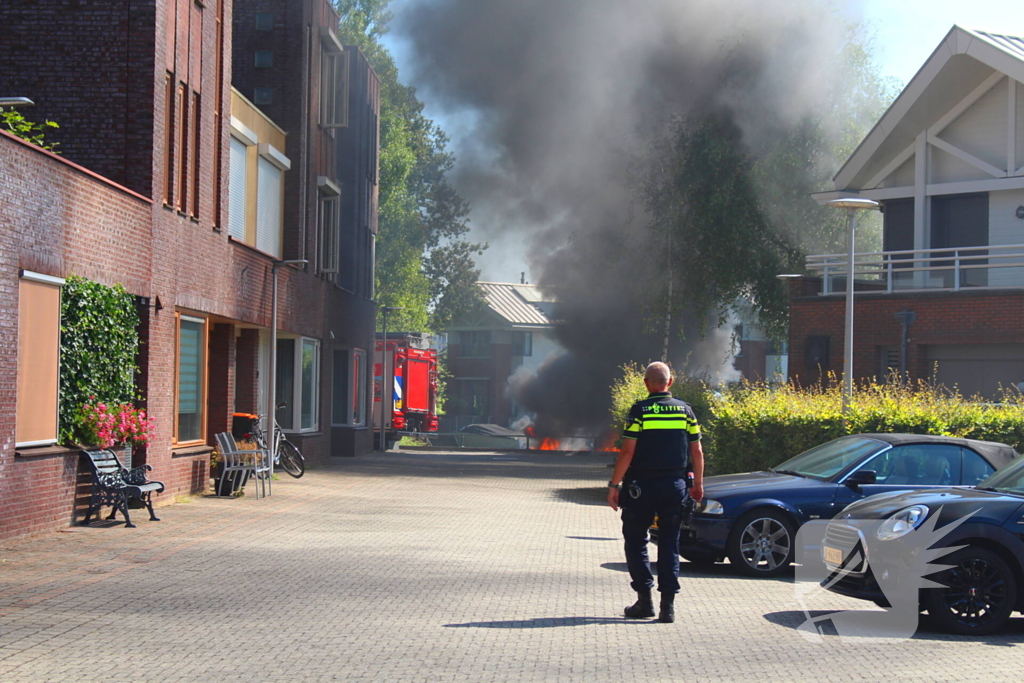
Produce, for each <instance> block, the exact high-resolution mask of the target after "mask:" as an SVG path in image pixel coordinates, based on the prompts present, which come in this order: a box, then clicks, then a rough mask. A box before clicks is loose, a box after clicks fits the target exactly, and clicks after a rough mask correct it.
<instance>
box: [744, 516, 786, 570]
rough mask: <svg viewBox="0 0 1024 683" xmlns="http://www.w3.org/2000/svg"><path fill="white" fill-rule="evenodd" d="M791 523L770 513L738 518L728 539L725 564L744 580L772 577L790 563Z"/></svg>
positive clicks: (783, 517)
mask: <svg viewBox="0 0 1024 683" xmlns="http://www.w3.org/2000/svg"><path fill="white" fill-rule="evenodd" d="M794 536H795V530H794V527H793V523H792V522H790V521H789V519H787V518H786V517H785V516H784V515H783V514H782V513H780V512H776V511H774V510H753V511H751V512H748V513H747V514H746V515H744V516H743V517H741V518H740V519H739V521H738V522H737V523H736V526H735V527H734V528H733V533H732V536H731V537H730V539H729V561H730V562H731V563H732V564H734V565H736V567H737V568H738V569H739V570H740V572H742V573H743V574H746V575H747V576H758V577H767V576H776V575H778V574H781V573H782V572H784V571H785V570H786V568H787V567H788V566H789V565H790V563H791V562H792V561H793V551H794V549H793V538H794Z"/></svg>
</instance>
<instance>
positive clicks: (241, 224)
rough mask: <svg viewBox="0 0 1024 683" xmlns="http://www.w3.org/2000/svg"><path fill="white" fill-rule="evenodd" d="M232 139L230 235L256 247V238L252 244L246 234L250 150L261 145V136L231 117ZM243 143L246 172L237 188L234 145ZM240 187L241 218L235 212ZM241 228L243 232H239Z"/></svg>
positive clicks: (229, 208) (229, 209) (229, 145)
mask: <svg viewBox="0 0 1024 683" xmlns="http://www.w3.org/2000/svg"><path fill="white" fill-rule="evenodd" d="M230 133H231V139H230V141H229V143H228V235H230V236H231V237H232V238H233V239H236V240H238V241H239V242H243V243H245V244H250V245H254V243H255V241H256V240H255V238H253V240H252V242H250V241H249V240H248V239H246V232H247V229H248V225H249V216H248V213H249V170H250V169H249V148H250V147H255V146H256V145H258V144H259V136H258V135H256V133H255V132H254V131H253V130H252V129H251V128H249V127H248V126H246V125H245V124H244V123H242V122H241V121H240V120H239V119H237V118H236V117H234V116H232V117H231V130H230ZM236 142H237V143H241V144H242V145H244V146H245V157H244V158H243V162H244V163H243V164H242V166H241V169H242V170H243V171H244V174H243V175H242V179H241V185H240V186H236V185H235V183H236V179H235V173H234V172H235V171H236V170H237V166H236V164H235V163H234V159H233V153H232V144H233V143H236ZM236 187H240V191H241V200H242V201H241V217H239V216H238V212H237V211H235V209H237V208H238V207H237V206H236V201H233V200H235V199H237V197H235V196H233V195H234V194H235V191H236V190H235V188H236ZM239 228H241V230H240V231H239Z"/></svg>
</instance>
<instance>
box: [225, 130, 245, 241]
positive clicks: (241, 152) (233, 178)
mask: <svg viewBox="0 0 1024 683" xmlns="http://www.w3.org/2000/svg"><path fill="white" fill-rule="evenodd" d="M247 150H248V146H247V145H246V144H245V143H244V142H242V141H241V140H239V139H238V138H236V137H234V136H232V137H231V143H230V157H229V160H228V172H229V174H230V176H229V179H228V234H229V235H231V236H232V237H234V238H235V239H236V240H241V241H243V242H244V241H245V207H246V204H247V190H246V184H247V181H248V178H247V174H246V169H247V167H248V158H247V157H248V151H247Z"/></svg>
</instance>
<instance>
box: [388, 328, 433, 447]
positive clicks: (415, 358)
mask: <svg viewBox="0 0 1024 683" xmlns="http://www.w3.org/2000/svg"><path fill="white" fill-rule="evenodd" d="M383 346H384V339H383V335H381V334H378V335H377V341H376V349H375V353H374V364H373V409H374V412H373V424H374V425H376V426H377V428H378V429H379V428H380V424H381V422H380V421H381V402H380V401H381V388H382V383H381V376H382V375H383V372H382V370H383V368H382V367H381V363H382V361H384V362H386V363H387V371H386V372H387V375H388V376H389V377H390V378H391V379H390V381H389V382H387V384H390V385H391V392H390V393H391V396H392V409H391V412H390V413H389V412H388V410H387V406H385V407H384V411H383V412H384V416H383V417H384V431H385V434H386V438H387V441H388V442H389V443H390V442H393V441H396V440H397V439H399V438H400V437H401V436H402V435H403V434H416V433H424V432H426V433H430V432H434V433H436V432H437V351H436V350H435V349H432V348H430V338H429V337H428V336H426V335H421V334H415V333H408V332H389V333H388V338H387V352H386V353H382V349H383Z"/></svg>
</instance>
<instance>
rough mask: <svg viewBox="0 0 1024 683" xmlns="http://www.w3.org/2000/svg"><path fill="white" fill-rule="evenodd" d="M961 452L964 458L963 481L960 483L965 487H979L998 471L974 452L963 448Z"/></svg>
mask: <svg viewBox="0 0 1024 683" xmlns="http://www.w3.org/2000/svg"><path fill="white" fill-rule="evenodd" d="M960 452H961V453H962V454H963V456H964V466H963V480H962V481H961V482H960V483H961V484H963V485H964V486H977V485H978V483H979V482H980V481H981V480H982V479H987V478H988V476H989V475H991V474H992V473H993V472H995V471H996V470H995V468H994V467H992V465H989V464H988V463H987V462H986V461H985V460H983V459H982V457H981V456H980V455H978V454H977V453H975V452H974V451H970V450H967V449H966V448H962V449H961V450H960Z"/></svg>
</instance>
